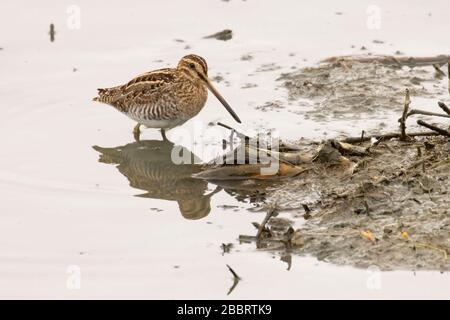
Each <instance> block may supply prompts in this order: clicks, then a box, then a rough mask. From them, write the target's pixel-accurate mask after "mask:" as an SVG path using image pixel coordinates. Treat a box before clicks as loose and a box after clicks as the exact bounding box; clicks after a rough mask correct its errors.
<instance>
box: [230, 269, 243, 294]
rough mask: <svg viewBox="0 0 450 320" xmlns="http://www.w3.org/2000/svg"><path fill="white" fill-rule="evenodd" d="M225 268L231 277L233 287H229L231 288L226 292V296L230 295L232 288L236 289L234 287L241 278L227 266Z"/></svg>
mask: <svg viewBox="0 0 450 320" xmlns="http://www.w3.org/2000/svg"><path fill="white" fill-rule="evenodd" d="M227 268H228V270H229V271H230V272H231V274H232V275H233V285H232V286H231V288H230V289H229V290H228V293H227V295H230V293H231V292H233V290H234V288H236V286H237V284H238V283H239V281H240V280H241V278H240V277H239V276H238V275H237V273H236V272H235V271H234V270H233V269H232V268H231V267H230V266H229V265H227Z"/></svg>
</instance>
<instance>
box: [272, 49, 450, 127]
mask: <svg viewBox="0 0 450 320" xmlns="http://www.w3.org/2000/svg"><path fill="white" fill-rule="evenodd" d="M438 57H440V56H438ZM442 57H443V59H445V56H442ZM399 59H402V58H392V57H391V58H390V59H387V58H386V59H384V60H383V59H378V60H377V59H375V58H373V57H371V56H363V57H362V58H361V57H360V58H359V59H348V58H345V59H344V58H341V59H340V58H334V59H328V60H327V61H326V62H324V63H322V64H321V65H319V66H315V67H308V68H303V69H300V70H298V71H294V72H292V73H286V74H283V75H281V76H280V77H279V78H278V80H279V81H281V82H282V87H284V88H286V89H287V91H288V97H289V100H290V101H291V103H292V104H293V105H296V106H297V108H298V111H294V112H297V113H301V114H306V115H308V116H310V117H311V118H312V119H314V120H332V119H336V118H339V119H353V118H359V117H363V116H370V115H371V114H374V113H380V112H383V111H389V110H401V106H402V99H403V94H402V93H403V92H404V90H405V88H409V89H410V91H411V95H412V96H418V97H422V98H427V97H428V98H429V97H435V96H438V95H441V94H445V93H446V92H447V82H446V81H445V80H444V81H442V79H441V77H440V76H439V74H437V72H436V70H435V69H434V68H433V66H432V64H433V61H432V60H430V61H428V60H425V61H418V62H416V61H415V63H412V62H411V60H407V59H405V60H404V61H403V60H402V61H399ZM436 61H438V62H440V60H439V59H438V60H436Z"/></svg>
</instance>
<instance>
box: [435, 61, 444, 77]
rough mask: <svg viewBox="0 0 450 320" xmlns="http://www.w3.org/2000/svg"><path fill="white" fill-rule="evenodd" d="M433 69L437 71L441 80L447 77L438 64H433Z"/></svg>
mask: <svg viewBox="0 0 450 320" xmlns="http://www.w3.org/2000/svg"><path fill="white" fill-rule="evenodd" d="M433 68H434V70H436V72H437V74H438V75H439V76H440V79H442V77H445V72H444V71H442V70H441V68H440V66H439V65H438V64H437V63H434V64H433Z"/></svg>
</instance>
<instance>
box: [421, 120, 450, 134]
mask: <svg viewBox="0 0 450 320" xmlns="http://www.w3.org/2000/svg"><path fill="white" fill-rule="evenodd" d="M417 124H418V125H421V126H423V127H425V128H428V129H430V130H433V131H436V132H437V133H439V134H440V135H442V136H446V137H450V132H448V131H447V130H444V129H441V128H439V127H436V126H434V125H432V124H429V123H426V122H425V121H422V120H417Z"/></svg>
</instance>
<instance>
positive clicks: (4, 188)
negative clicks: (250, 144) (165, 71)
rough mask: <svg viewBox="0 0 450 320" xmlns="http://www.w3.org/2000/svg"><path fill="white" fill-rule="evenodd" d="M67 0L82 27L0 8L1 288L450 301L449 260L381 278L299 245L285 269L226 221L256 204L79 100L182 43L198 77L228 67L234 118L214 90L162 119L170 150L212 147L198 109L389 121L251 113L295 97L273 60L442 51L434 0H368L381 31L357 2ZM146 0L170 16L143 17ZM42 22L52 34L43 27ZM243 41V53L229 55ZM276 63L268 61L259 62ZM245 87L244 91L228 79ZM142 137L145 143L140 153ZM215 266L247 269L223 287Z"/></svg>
mask: <svg viewBox="0 0 450 320" xmlns="http://www.w3.org/2000/svg"><path fill="white" fill-rule="evenodd" d="M78 3H79V8H80V9H81V29H79V30H70V29H69V28H67V26H66V20H67V18H68V14H67V13H66V10H67V8H68V4H65V3H63V2H59V1H58V2H56V1H45V2H40V3H39V6H38V4H30V3H29V2H25V1H6V2H4V3H3V4H2V10H1V12H0V21H1V23H2V28H0V47H2V48H3V49H2V50H1V51H0V64H1V66H2V72H1V73H0V77H1V82H2V86H1V87H0V95H1V97H2V110H3V111H4V112H3V115H2V117H1V118H0V133H1V134H2V136H3V137H4V139H3V141H2V147H3V148H2V149H3V153H2V157H1V158H0V168H1V169H0V191H1V193H2V201H1V204H0V212H1V215H0V297H2V298H100V297H103V298H226V297H231V298H319V297H320V298H400V297H402V298H419V297H422V298H427V297H431V296H432V297H438V298H448V296H449V294H450V289H449V288H450V286H449V284H450V279H449V276H448V274H447V273H444V274H441V273H439V272H418V273H416V274H414V273H413V272H407V271H405V272H389V273H381V274H379V273H377V272H375V273H373V271H371V270H356V269H353V268H348V267H336V266H333V265H330V264H326V263H323V262H318V261H317V260H316V259H315V258H313V257H311V258H309V257H306V258H305V257H295V256H294V257H293V263H292V268H291V270H290V271H286V268H287V265H286V263H284V262H282V261H280V260H279V257H278V256H277V255H276V254H273V253H269V252H257V251H255V249H254V246H253V245H239V244H238V242H237V237H238V235H239V234H254V232H255V230H254V227H253V226H252V225H251V222H253V221H261V220H262V219H263V217H264V215H265V213H264V212H263V211H258V210H247V209H251V208H254V206H255V205H254V204H252V203H249V200H245V201H238V200H237V199H236V198H235V197H233V196H232V195H230V194H229V193H227V192H226V191H224V190H219V189H217V188H216V186H214V185H208V184H206V183H204V182H202V181H197V180H193V179H190V178H189V177H187V175H188V173H190V172H191V171H192V172H195V170H197V167H196V166H194V165H193V166H185V167H182V168H180V167H175V166H173V165H172V164H171V163H170V162H168V161H167V150H166V149H165V146H164V145H161V141H155V140H161V138H160V135H159V133H158V132H157V131H155V130H145V131H144V133H143V136H142V142H141V144H136V142H135V141H134V139H133V137H132V134H131V131H132V127H133V125H134V123H132V122H131V121H130V120H128V119H127V118H125V117H124V116H123V115H121V114H119V113H117V112H116V111H115V110H113V109H112V108H109V107H107V106H105V105H100V104H97V103H94V102H91V98H92V97H93V96H94V95H95V93H96V91H95V89H96V88H97V87H103V86H113V85H116V84H118V83H120V82H123V81H126V80H128V79H130V78H131V77H133V76H135V75H136V74H139V73H142V72H144V71H147V70H151V69H156V68H160V67H166V66H167V65H174V64H175V63H176V62H177V60H178V59H179V58H180V57H181V56H183V55H184V54H186V53H187V52H195V53H197V54H200V55H202V56H204V57H205V58H206V59H207V61H208V63H209V66H210V75H211V76H213V77H214V76H215V75H217V74H219V73H220V74H221V75H222V76H223V77H224V79H225V80H224V81H223V82H220V83H217V85H216V86H217V87H218V88H219V89H220V91H221V92H222V93H223V95H224V96H225V97H226V98H227V100H228V101H229V102H230V104H231V105H232V106H233V107H234V108H235V110H236V112H237V113H238V114H239V116H240V117H241V119H242V120H243V125H240V126H235V124H234V123H233V121H232V119H231V118H230V117H229V116H228V114H227V113H226V111H225V110H224V109H223V108H222V107H221V106H220V104H219V103H218V102H217V101H216V100H215V99H214V98H210V99H209V101H208V104H207V106H206V107H205V109H204V110H203V111H202V112H201V113H200V114H199V115H198V117H197V118H196V120H193V121H189V122H188V123H186V124H185V125H184V126H183V127H182V128H181V129H180V130H178V131H176V130H174V131H173V132H170V134H169V138H170V139H171V140H174V141H175V142H177V143H178V142H179V141H178V138H180V139H181V138H183V137H184V138H187V139H185V140H183V146H184V147H186V148H187V149H188V150H189V151H191V152H193V153H194V154H196V155H197V156H198V157H199V158H201V159H202V160H204V161H207V160H209V159H211V158H212V157H214V156H215V155H216V153H217V152H218V151H220V148H221V143H217V139H214V137H215V133H214V132H213V131H211V130H216V129H214V128H211V127H209V126H208V123H209V122H211V121H217V120H220V121H222V122H225V123H227V124H230V125H233V126H235V127H236V128H238V129H240V130H242V131H245V130H247V129H255V130H256V129H258V128H264V129H269V128H275V129H277V130H278V131H279V133H280V135H281V136H282V137H284V138H288V139H298V138H299V137H308V138H316V139H320V138H322V137H324V136H334V135H337V134H340V133H348V134H359V133H360V132H361V129H362V128H365V129H366V130H367V128H369V129H370V127H372V128H376V127H377V126H378V123H379V122H380V121H384V122H386V123H388V124H390V123H393V127H394V128H395V126H396V117H398V115H397V112H396V111H395V112H394V111H393V112H392V114H389V113H383V114H382V115H380V116H374V118H373V119H371V120H370V121H368V120H367V119H364V118H362V119H361V118H359V119H354V120H350V121H349V120H346V121H344V120H336V121H332V122H329V121H328V122H314V121H313V120H306V119H304V118H303V115H302V114H301V113H300V114H299V113H293V112H284V110H285V109H282V110H278V112H277V110H275V111H268V112H262V111H260V110H256V109H255V108H256V107H258V106H261V105H264V104H265V103H267V102H271V101H281V103H282V104H285V105H286V106H287V108H288V111H289V110H291V109H294V108H295V105H293V106H288V102H287V92H286V91H285V90H284V89H282V88H281V87H280V83H279V82H276V80H275V79H277V78H278V77H279V75H280V74H281V73H285V72H289V71H291V70H293V69H292V66H295V67H297V68H299V67H302V66H306V65H313V64H314V63H316V62H317V61H319V60H320V59H322V58H325V57H328V56H333V55H337V54H353V53H361V52H360V50H359V48H360V47H361V46H362V45H364V46H366V47H368V48H369V50H370V51H371V52H374V53H384V54H392V53H394V52H395V51H396V50H401V51H403V52H405V53H406V54H408V55H434V54H442V53H448V52H445V50H448V48H449V47H450V46H449V45H450V43H449V41H450V40H449V39H448V38H446V37H443V36H441V34H442V30H445V28H446V27H448V13H449V8H448V5H447V4H446V3H445V2H442V1H429V2H427V4H424V3H422V2H420V1H417V2H413V3H411V2H406V1H398V2H396V3H395V4H392V3H390V2H388V1H380V5H379V6H380V8H381V9H382V20H381V23H382V24H381V29H368V28H367V27H366V20H367V12H366V10H367V8H368V6H369V5H370V4H371V3H369V2H366V1H362V2H361V1H347V2H345V3H344V4H339V5H338V4H335V3H328V2H326V1H315V2H314V7H312V6H311V5H306V4H301V3H299V2H298V1H294V0H289V1H284V2H281V3H283V5H280V4H279V3H280V2H274V1H269V0H267V1H258V2H256V1H245V2H244V1H230V2H223V1H219V0H217V1H209V0H208V1H207V0H203V1H190V2H187V1H181V0H179V1H165V2H159V1H158V2H157V1H139V2H136V3H135V5H133V6H132V7H128V8H123V7H121V2H106V1H96V2H95V3H92V2H91V1H79V2H78ZM275 3H276V5H275ZM106 4H107V8H108V9H107V10H106V14H105V6H106ZM158 10H159V11H162V12H170V17H171V19H167V18H166V16H165V15H162V14H161V15H159V14H158V15H154V14H153V12H157V11H158ZM336 12H342V14H341V15H337V14H335V13H336ZM186 13H191V14H186ZM430 13H431V15H430ZM197 15H199V16H201V18H202V19H199V17H198V16H197ZM149 17H151V19H149ZM399 21H402V22H403V23H401V24H400V23H399ZM412 21H414V23H412ZM51 22H53V23H54V24H55V27H56V32H57V33H56V40H55V42H53V43H51V42H50V41H49V36H48V35H47V34H46V32H48V26H49V24H50V23H51ZM224 28H231V29H233V31H234V34H235V36H234V38H233V39H232V40H230V41H227V42H221V41H217V40H214V39H202V37H203V36H205V35H209V34H211V33H214V32H216V31H219V30H222V29H224ZM411 34H414V35H415V36H414V37H411V36H410V35H411ZM174 39H183V40H184V41H185V42H183V43H181V42H177V41H174ZM374 39H381V40H383V41H384V44H375V43H373V42H372V41H373V40H374ZM186 45H189V46H190V47H191V48H190V49H189V50H185V49H184V48H185V46H186ZM352 45H355V48H351V46H352ZM246 54H251V55H252V56H253V59H251V60H242V59H241V57H242V56H243V55H246ZM160 60H162V61H160ZM271 63H274V64H275V65H276V66H278V67H279V68H273V67H267V66H264V65H267V64H271ZM261 66H263V67H261ZM74 68H75V69H76V70H75V69H74ZM257 70H260V71H257ZM261 70H266V71H261ZM227 82H228V84H227ZM248 83H251V84H256V85H257V87H253V88H248V89H241V87H242V86H245V85H246V84H248ZM420 101H421V103H422V102H423V103H426V104H431V103H434V102H431V101H427V100H423V101H422V100H420ZM220 132H222V133H223V134H224V135H225V134H226V131H225V130H221V131H220ZM208 137H209V138H208ZM194 141H195V142H196V144H193V142H194ZM219 141H220V140H219ZM180 143H181V142H180ZM142 145H144V148H142ZM93 146H97V147H95V148H93ZM155 147H156V148H157V150H158V152H151V151H149V150H154V148H155ZM100 148H103V149H100ZM99 151H100V152H99ZM102 154H103V155H102ZM99 160H100V161H99ZM224 205H226V206H236V207H231V208H230V207H223V206H224ZM290 214H291V213H289V212H287V213H283V215H285V216H286V217H290ZM222 243H233V244H234V247H233V248H232V249H231V252H230V253H229V254H224V255H222V250H221V248H220V246H221V244H222ZM226 264H229V265H230V266H232V267H233V268H234V270H235V271H236V272H237V273H238V274H239V275H240V276H241V277H242V279H243V280H242V281H241V282H240V283H239V284H238V286H237V287H236V288H235V290H234V291H233V292H232V293H231V294H230V295H229V296H227V292H228V290H229V288H230V286H231V285H232V278H231V274H230V273H229V272H228V270H227V268H226ZM70 266H77V267H78V268H79V269H77V270H80V271H81V288H80V289H79V290H70V286H69V288H68V286H67V280H68V279H69V278H70V275H69V274H68V273H67V270H68V268H69V270H72V269H70ZM374 279H375V280H376V281H375V283H378V284H379V286H378V285H375V286H374V285H373V283H372V282H373V280H374ZM371 283H372V284H371Z"/></svg>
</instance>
